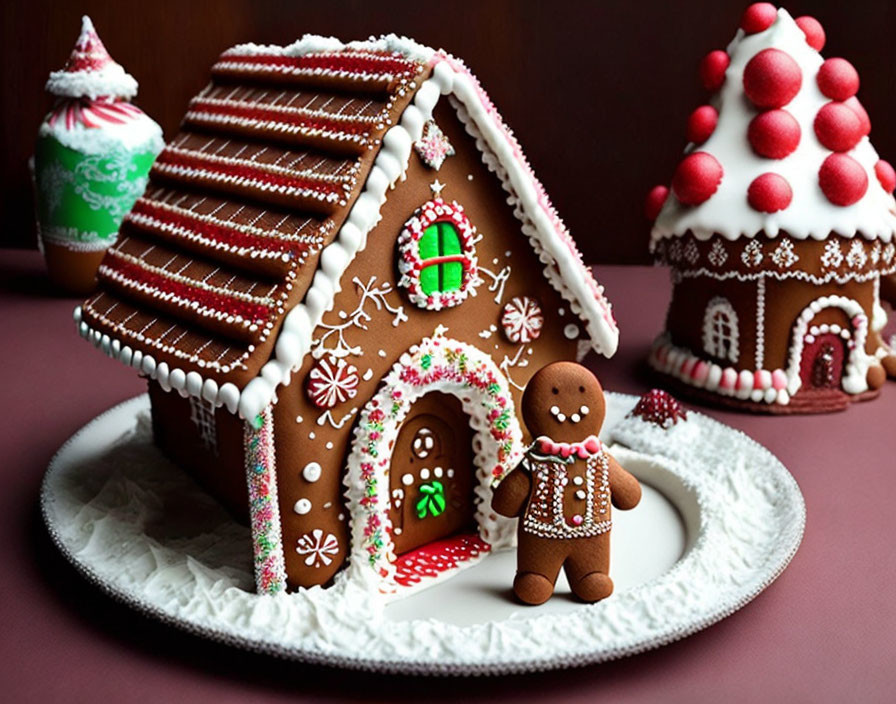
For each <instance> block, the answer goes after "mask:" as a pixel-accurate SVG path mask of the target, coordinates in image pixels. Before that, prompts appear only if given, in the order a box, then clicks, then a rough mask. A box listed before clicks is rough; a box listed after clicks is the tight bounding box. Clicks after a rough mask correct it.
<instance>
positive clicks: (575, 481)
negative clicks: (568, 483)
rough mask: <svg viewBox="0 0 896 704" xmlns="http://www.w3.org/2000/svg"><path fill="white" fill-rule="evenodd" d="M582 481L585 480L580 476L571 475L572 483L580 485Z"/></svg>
mask: <svg viewBox="0 0 896 704" xmlns="http://www.w3.org/2000/svg"><path fill="white" fill-rule="evenodd" d="M584 482H585V480H584V479H582V477H573V478H572V483H573V484H575V485H576V486H582V484H583V483H584Z"/></svg>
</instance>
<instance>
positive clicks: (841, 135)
mask: <svg viewBox="0 0 896 704" xmlns="http://www.w3.org/2000/svg"><path fill="white" fill-rule="evenodd" d="M815 136H816V137H818V141H819V142H821V143H822V144H823V145H824V146H825V147H827V148H828V149H830V150H831V151H832V152H848V151H849V150H850V149H852V148H853V147H854V146H856V144H858V143H859V140H860V139H861V138H862V121H861V120H860V119H859V116H858V115H856V113H855V111H853V110H850V109H849V108H848V107H847V106H846V105H844V104H843V103H828V104H827V105H823V106H822V108H821V110H819V111H818V114H817V115H816V116H815Z"/></svg>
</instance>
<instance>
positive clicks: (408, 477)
mask: <svg viewBox="0 0 896 704" xmlns="http://www.w3.org/2000/svg"><path fill="white" fill-rule="evenodd" d="M401 483H402V484H404V485H405V486H410V485H411V484H413V483H414V475H413V474H405V475H404V476H402V478H401Z"/></svg>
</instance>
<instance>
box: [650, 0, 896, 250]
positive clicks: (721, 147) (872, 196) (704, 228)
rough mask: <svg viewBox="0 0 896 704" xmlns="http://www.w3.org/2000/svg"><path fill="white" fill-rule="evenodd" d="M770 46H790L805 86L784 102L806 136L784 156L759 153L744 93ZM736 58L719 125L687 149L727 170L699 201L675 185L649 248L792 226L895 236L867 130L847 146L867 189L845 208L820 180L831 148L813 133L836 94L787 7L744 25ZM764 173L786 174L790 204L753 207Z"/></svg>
mask: <svg viewBox="0 0 896 704" xmlns="http://www.w3.org/2000/svg"><path fill="white" fill-rule="evenodd" d="M767 48H776V49H781V50H783V51H785V52H786V53H787V54H788V55H790V56H791V57H792V58H793V59H794V60H795V61H796V63H797V64H798V65H799V67H800V70H801V71H802V85H801V87H800V91H799V93H798V94H797V95H796V97H794V99H793V100H792V101H791V102H790V103H788V104H787V105H785V106H784V109H785V110H786V111H787V112H789V113H790V114H791V115H793V117H795V118H796V120H797V122H798V123H799V125H800V130H801V136H800V143H799V146H798V147H797V148H796V150H795V151H794V152H793V153H792V154H790V155H789V156H787V157H785V158H784V159H766V158H763V157H760V156H758V155H757V154H755V153H754V152H753V150H752V149H751V147H750V143H749V141H748V139H747V128H748V126H749V123H750V121H751V120H752V118H753V117H754V116H755V115H756V114H757V111H756V109H755V108H754V107H753V106H752V104H751V103H750V102H749V100H747V98H746V97H745V96H744V91H743V72H744V68H745V66H746V65H747V63H748V62H749V61H750V59H752V58H753V57H754V56H755V55H756V54H757V53H758V52H760V51H762V50H763V49H767ZM728 54H729V55H730V57H731V64H730V65H729V67H728V70H727V71H726V72H725V81H724V83H723V84H722V87H721V89H720V90H719V93H718V95H716V96H714V97H713V100H712V101H711V102H712V104H713V106H714V107H716V108H717V109H718V112H719V117H718V124H717V126H716V129H715V131H714V132H713V134H712V136H710V138H709V139H708V140H707V141H706V142H705V143H704V144H702V145H699V146H695V145H693V144H689V145H688V147H687V148H686V149H685V152H686V153H689V152H693V151H705V152H709V153H710V154H712V155H713V156H714V157H715V158H716V159H717V160H718V161H719V163H720V164H721V165H722V169H723V171H724V174H723V176H722V182H721V183H720V184H719V188H718V190H717V191H716V193H715V194H714V195H713V196H712V197H711V198H709V200H707V201H705V202H704V203H702V204H700V205H697V206H686V205H682V204H681V203H679V202H678V199H677V198H675V196H674V194H672V193H671V192H670V195H669V197H668V198H667V199H666V203H665V204H664V206H663V208H662V210H661V211H660V214H659V216H658V217H657V219H656V223H655V225H654V227H653V231H652V234H651V248H652V247H654V246H655V245H656V243H657V242H659V241H660V240H662V239H665V238H670V237H675V236H681V235H684V234H685V233H686V232H692V233H693V234H694V236H695V237H697V238H698V239H700V240H707V239H709V238H710V237H711V236H712V235H713V234H714V233H718V234H720V235H722V236H724V237H725V238H726V239H728V240H735V239H737V238H739V237H755V236H756V235H758V234H760V233H763V232H764V233H765V234H767V235H768V236H769V237H776V236H777V235H778V233H779V232H782V231H783V232H786V233H787V234H788V235H790V236H791V237H794V238H797V239H807V238H810V237H811V238H813V239H816V240H823V239H826V238H827V237H828V236H829V235H830V234H831V233H837V234H839V235H842V236H844V237H854V236H855V235H856V234H861V235H862V236H864V237H866V238H867V239H874V238H880V239H881V240H883V241H890V240H891V239H892V237H893V233H894V232H896V200H894V198H893V196H892V195H891V194H889V193H887V192H886V191H885V190H884V189H883V187H882V186H881V185H880V182H879V181H878V179H877V176H876V174H875V172H874V166H875V164H876V163H877V162H878V160H879V157H878V154H877V152H876V151H875V150H874V147H873V146H871V142H870V141H869V140H868V138H867V137H863V138H862V139H861V141H860V142H859V143H858V145H857V146H856V147H855V148H853V149H852V150H850V151H849V152H847V154H849V156H851V157H853V158H854V159H855V160H856V161H858V162H859V164H861V165H862V167H863V168H864V169H865V171H866V173H867V175H868V190H867V192H866V193H865V195H864V196H863V197H862V198H861V199H860V200H859V201H858V202H857V203H855V204H853V205H850V206H847V207H841V206H837V205H834V204H833V203H831V202H830V201H829V200H828V199H827V198H826V197H825V195H824V193H823V192H822V190H821V188H820V187H819V185H818V170H819V168H820V167H821V164H822V162H823V161H824V160H825V159H826V158H827V157H828V156H829V155H830V154H831V151H830V150H829V149H827V148H826V147H824V146H822V145H821V143H820V142H819V141H818V139H817V138H816V136H815V129H814V126H813V125H814V121H815V116H816V115H817V113H818V110H819V109H820V108H821V107H822V106H823V105H825V104H827V103H828V102H830V99H829V98H827V97H825V96H824V95H823V94H822V92H821V90H820V89H819V88H818V84H817V82H816V78H815V77H816V74H817V73H818V69H819V67H820V66H821V65H822V63H823V62H824V59H823V58H822V57H821V55H820V54H819V53H818V52H817V51H815V49H813V48H812V47H810V46H809V45H808V43H807V42H806V38H805V35H804V34H803V31H802V30H801V29H800V28H799V27H798V26H797V24H796V22H794V20H793V18H792V17H791V16H790V14H788V12H787V11H786V10H784V9H779V10H778V18H777V20H776V21H775V22H774V23H773V24H772V25H771V27H769V28H768V29H766V30H765V31H763V32H759V33H757V34H752V35H746V34H745V33H744V31H743V30H742V29H740V30H738V33H737V35H736V37H735V38H734V41H732V42H731V44H730V45H729V46H728ZM766 172H773V173H777V174H780V175H781V176H783V177H784V178H785V179H787V182H788V183H789V184H790V186H791V188H792V190H793V201H792V203H791V204H790V206H789V207H788V208H786V209H784V210H781V211H778V212H776V213H762V212H759V211H757V210H754V209H753V208H752V207H750V205H749V204H748V202H747V190H748V188H749V186H750V183H752V181H753V180H754V179H755V178H756V177H757V176H759V175H760V174H763V173H766Z"/></svg>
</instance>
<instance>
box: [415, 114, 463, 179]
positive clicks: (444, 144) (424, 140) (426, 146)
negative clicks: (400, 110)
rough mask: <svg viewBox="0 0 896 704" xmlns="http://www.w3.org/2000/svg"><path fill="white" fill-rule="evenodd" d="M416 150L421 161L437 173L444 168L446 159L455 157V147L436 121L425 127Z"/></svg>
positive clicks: (416, 144)
mask: <svg viewBox="0 0 896 704" xmlns="http://www.w3.org/2000/svg"><path fill="white" fill-rule="evenodd" d="M414 149H415V150H416V152H417V155H418V156H419V157H420V159H421V161H423V163H424V164H426V165H427V166H428V167H429V168H431V169H434V170H436V171H438V170H439V169H440V168H442V164H443V163H444V162H445V159H447V158H448V157H449V156H454V147H453V146H451V142H449V141H448V137H446V136H445V133H444V132H442V130H441V129H439V126H438V125H437V124H436V123H435V120H427V122H426V124H425V125H423V134H422V135H421V136H420V139H418V140H417V141H416V142H414Z"/></svg>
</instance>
